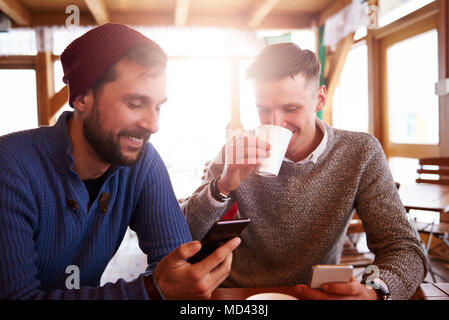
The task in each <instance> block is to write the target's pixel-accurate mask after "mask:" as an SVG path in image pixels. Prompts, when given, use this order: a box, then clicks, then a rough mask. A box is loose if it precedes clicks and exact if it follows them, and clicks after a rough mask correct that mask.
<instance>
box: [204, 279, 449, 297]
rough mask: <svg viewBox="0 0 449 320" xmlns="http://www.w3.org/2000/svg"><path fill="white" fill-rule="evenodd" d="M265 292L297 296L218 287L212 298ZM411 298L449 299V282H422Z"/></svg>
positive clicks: (288, 291) (280, 289) (274, 289)
mask: <svg viewBox="0 0 449 320" xmlns="http://www.w3.org/2000/svg"><path fill="white" fill-rule="evenodd" d="M264 292H276V293H284V294H288V295H291V296H295V291H294V287H265V288H217V289H215V291H214V292H213V294H212V297H211V300H245V299H246V298H248V297H249V296H252V295H254V294H258V293H264ZM411 300H449V283H422V284H420V286H419V288H418V290H417V291H416V293H415V294H414V295H413V297H412V298H411Z"/></svg>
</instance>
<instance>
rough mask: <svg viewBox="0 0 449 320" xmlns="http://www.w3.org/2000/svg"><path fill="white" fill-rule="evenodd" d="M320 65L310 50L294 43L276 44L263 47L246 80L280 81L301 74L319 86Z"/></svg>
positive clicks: (250, 67)
mask: <svg viewBox="0 0 449 320" xmlns="http://www.w3.org/2000/svg"><path fill="white" fill-rule="evenodd" d="M320 72H321V65H320V61H319V60H318V57H317V56H316V54H315V53H313V52H312V51H310V50H302V49H301V48H300V47H299V46H298V45H296V44H294V43H277V44H273V45H270V46H267V47H265V48H264V49H263V50H262V51H261V52H260V54H259V55H258V56H257V57H256V59H255V61H254V62H253V63H252V64H251V65H250V66H249V68H248V70H247V71H246V77H247V78H248V79H255V80H262V81H267V80H280V79H283V78H286V77H294V76H296V75H297V74H302V75H303V76H304V77H305V78H306V79H307V80H309V81H312V82H316V84H317V86H319V81H320Z"/></svg>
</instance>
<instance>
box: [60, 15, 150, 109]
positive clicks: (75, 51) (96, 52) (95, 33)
mask: <svg viewBox="0 0 449 320" xmlns="http://www.w3.org/2000/svg"><path fill="white" fill-rule="evenodd" d="M143 43H152V44H153V45H156V46H157V44H156V43H155V42H153V41H152V40H150V39H149V38H147V37H145V36H144V35H143V34H141V33H140V32H138V31H136V30H134V29H132V28H130V27H128V26H126V25H123V24H115V23H107V24H104V25H102V26H99V27H97V28H94V29H92V30H90V31H88V32H86V33H85V34H84V35H82V36H81V37H79V38H77V39H75V40H73V41H72V43H70V44H69V45H68V46H67V48H65V50H64V52H63V53H62V54H61V63H62V68H63V69H64V77H63V78H62V81H64V83H66V84H68V86H69V91H70V97H69V105H70V106H71V107H73V105H72V103H73V100H74V99H75V98H76V96H77V95H79V94H81V93H84V92H86V90H87V89H89V88H90V87H91V86H92V85H93V84H94V83H95V81H96V80H97V79H99V78H100V77H101V76H102V75H103V73H105V72H106V71H107V70H108V69H109V68H110V67H111V66H112V65H113V64H114V63H115V62H117V61H118V60H119V59H120V58H122V57H123V56H124V55H125V54H126V53H127V52H128V51H129V50H130V49H131V48H133V47H134V46H135V45H137V44H143Z"/></svg>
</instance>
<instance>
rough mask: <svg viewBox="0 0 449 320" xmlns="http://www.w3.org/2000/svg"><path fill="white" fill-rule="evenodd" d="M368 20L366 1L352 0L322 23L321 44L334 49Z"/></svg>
mask: <svg viewBox="0 0 449 320" xmlns="http://www.w3.org/2000/svg"><path fill="white" fill-rule="evenodd" d="M368 22H369V6H368V2H363V3H361V0H353V1H352V3H351V4H350V5H348V6H346V7H345V8H343V9H342V10H341V11H339V12H338V13H336V14H335V15H333V16H331V17H329V18H328V19H327V20H326V22H325V25H324V35H323V44H324V45H325V46H328V47H330V48H331V50H332V51H334V50H335V49H336V47H337V44H338V42H339V41H340V40H341V39H343V38H344V37H346V36H347V35H348V34H350V33H351V32H355V31H357V29H359V28H360V27H362V26H366V25H367V24H368Z"/></svg>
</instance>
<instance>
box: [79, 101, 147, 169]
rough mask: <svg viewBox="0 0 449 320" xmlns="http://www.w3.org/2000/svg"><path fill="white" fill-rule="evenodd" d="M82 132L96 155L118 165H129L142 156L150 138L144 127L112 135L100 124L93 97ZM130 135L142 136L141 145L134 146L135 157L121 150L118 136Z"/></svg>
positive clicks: (97, 109)
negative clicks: (128, 155) (90, 109)
mask: <svg viewBox="0 0 449 320" xmlns="http://www.w3.org/2000/svg"><path fill="white" fill-rule="evenodd" d="M83 134H84V137H85V138H86V140H87V141H88V142H89V144H90V145H91V146H92V148H93V149H94V150H95V152H96V153H97V155H98V156H99V157H100V158H101V159H102V160H103V161H105V162H107V163H110V164H115V165H119V166H131V165H134V164H136V163H137V161H139V159H140V157H141V156H142V153H143V150H144V147H145V143H146V142H147V141H148V139H149V138H150V135H151V134H150V133H149V132H148V131H147V130H144V129H125V130H122V131H120V132H119V133H118V134H117V135H114V134H113V133H112V132H111V131H107V130H106V129H105V128H104V127H103V126H102V121H101V120H100V112H99V108H98V103H97V99H96V98H94V105H93V107H92V111H91V113H90V115H89V116H88V117H87V118H86V119H85V121H84V122H83ZM122 136H131V137H137V138H143V140H144V142H143V144H142V147H140V148H138V149H137V148H136V150H135V151H136V156H135V157H127V156H125V155H124V154H123V152H122V147H121V145H120V137H122Z"/></svg>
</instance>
